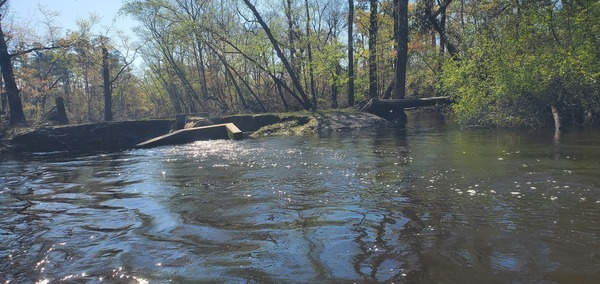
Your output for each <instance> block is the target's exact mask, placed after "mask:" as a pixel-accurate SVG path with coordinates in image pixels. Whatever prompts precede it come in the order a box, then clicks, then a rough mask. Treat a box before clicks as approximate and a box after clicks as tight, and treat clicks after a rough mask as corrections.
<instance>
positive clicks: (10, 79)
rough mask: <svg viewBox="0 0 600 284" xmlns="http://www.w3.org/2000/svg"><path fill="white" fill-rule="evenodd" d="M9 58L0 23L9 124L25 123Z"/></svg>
mask: <svg viewBox="0 0 600 284" xmlns="http://www.w3.org/2000/svg"><path fill="white" fill-rule="evenodd" d="M11 59H12V58H11V55H10V54H9V53H8V46H7V45H6V39H5V37H4V31H2V24H1V23H0V69H2V79H3V80H4V87H5V89H6V99H7V101H8V107H9V108H10V124H11V125H15V124H20V123H25V122H26V120H25V113H24V112H23V103H22V102H21V96H20V95H19V92H20V90H19V88H18V87H17V82H16V80H15V75H14V72H13V66H12V61H11Z"/></svg>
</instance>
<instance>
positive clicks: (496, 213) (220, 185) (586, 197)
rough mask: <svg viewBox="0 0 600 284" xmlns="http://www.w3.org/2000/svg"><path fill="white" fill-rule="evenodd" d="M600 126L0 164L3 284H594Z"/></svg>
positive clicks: (599, 229) (236, 145)
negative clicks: (558, 134) (558, 133)
mask: <svg viewBox="0 0 600 284" xmlns="http://www.w3.org/2000/svg"><path fill="white" fill-rule="evenodd" d="M598 279H600V131H597V130H585V131H584V130H571V131H569V132H567V133H564V134H562V136H561V137H560V138H559V139H555V137H554V136H553V133H551V132H544V131H499V130H458V129H456V128H454V127H452V126H448V125H445V124H443V123H441V122H440V120H439V119H438V118H433V117H428V116H423V117H412V118H411V123H410V124H409V125H408V129H406V130H380V131H354V132H337V133H331V134H323V135H314V136H304V137H278V138H261V139H252V140H244V141H209V142H196V143H193V144H188V145H182V146H171V147H160V148H154V149H145V150H132V151H125V152H120V153H113V154H97V155H85V156H68V155H65V154H64V153H54V154H30V155H26V156H21V157H16V158H13V159H5V160H2V161H1V164H0V282H2V283H4V282H6V281H9V282H10V283H72V282H75V283H80V282H88V283H97V282H109V283H113V282H120V283H165V282H171V283H181V282H185V283H195V282H236V283H239V282H242V283H244V282H250V283H270V282H274V283H286V282H287V283H314V282H317V283H319V282H321V283H322V282H395V283H481V282H483V281H486V282H490V283H508V282H513V283H514V282H516V283H531V282H534V283H593V282H596V281H598Z"/></svg>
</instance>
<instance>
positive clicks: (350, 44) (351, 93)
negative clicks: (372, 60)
mask: <svg viewBox="0 0 600 284" xmlns="http://www.w3.org/2000/svg"><path fill="white" fill-rule="evenodd" d="M353 33H354V0H348V105H349V106H354V35H353Z"/></svg>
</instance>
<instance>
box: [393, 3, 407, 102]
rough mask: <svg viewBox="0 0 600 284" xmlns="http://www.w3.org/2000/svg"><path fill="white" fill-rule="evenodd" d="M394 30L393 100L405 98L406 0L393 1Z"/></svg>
mask: <svg viewBox="0 0 600 284" xmlns="http://www.w3.org/2000/svg"><path fill="white" fill-rule="evenodd" d="M394 9H395V13H394V16H396V17H395V19H394V23H395V24H396V26H397V27H398V28H397V29H396V31H397V34H396V35H395V36H396V43H397V48H398V50H397V52H396V84H395V88H394V98H395V99H403V98H404V97H405V96H406V65H407V63H408V0H394Z"/></svg>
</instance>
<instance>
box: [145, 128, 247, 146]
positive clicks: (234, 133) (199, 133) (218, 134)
mask: <svg viewBox="0 0 600 284" xmlns="http://www.w3.org/2000/svg"><path fill="white" fill-rule="evenodd" d="M214 139H232V140H242V139H243V133H242V131H241V130H240V129H239V128H237V126H235V125H234V124H233V123H223V124H215V125H209V126H200V127H193V128H185V129H180V130H176V131H173V132H171V133H168V134H165V135H162V136H158V137H155V138H152V139H150V140H148V141H144V142H142V143H139V144H137V145H136V146H135V147H136V148H152V147H158V146H166V145H176V144H186V143H191V142H194V141H200V140H214Z"/></svg>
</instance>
